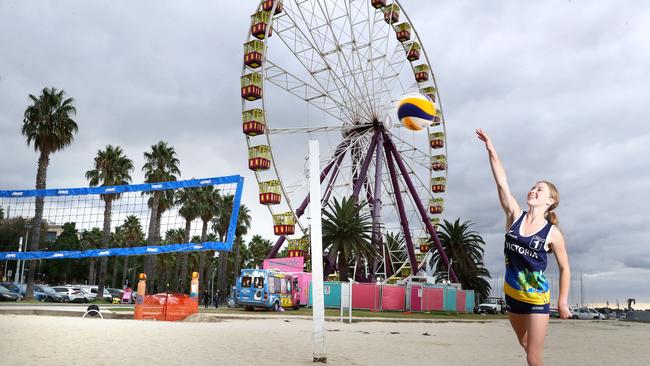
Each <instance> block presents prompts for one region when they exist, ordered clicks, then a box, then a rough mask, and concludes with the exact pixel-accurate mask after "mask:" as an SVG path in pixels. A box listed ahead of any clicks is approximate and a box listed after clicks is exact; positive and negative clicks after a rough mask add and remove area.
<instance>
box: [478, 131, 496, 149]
mask: <svg viewBox="0 0 650 366" xmlns="http://www.w3.org/2000/svg"><path fill="white" fill-rule="evenodd" d="M476 136H477V137H478V139H479V140H481V141H483V142H485V147H486V148H487V149H488V150H492V149H493V148H494V145H492V140H490V137H489V136H488V135H487V134H486V133H485V132H484V131H483V130H482V129H480V128H477V129H476Z"/></svg>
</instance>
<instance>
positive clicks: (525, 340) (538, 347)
mask: <svg viewBox="0 0 650 366" xmlns="http://www.w3.org/2000/svg"><path fill="white" fill-rule="evenodd" d="M508 318H509V319H510V324H511V325H512V329H513V330H514V331H515V334H516V335H517V339H518V340H519V344H521V346H522V347H523V348H524V350H525V351H526V360H527V361H528V365H531V366H538V365H543V364H544V362H543V360H542V354H543V351H544V339H545V338H546V331H547V330H548V314H515V313H508Z"/></svg>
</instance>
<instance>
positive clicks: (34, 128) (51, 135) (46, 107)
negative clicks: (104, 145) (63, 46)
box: [21, 88, 78, 299]
mask: <svg viewBox="0 0 650 366" xmlns="http://www.w3.org/2000/svg"><path fill="white" fill-rule="evenodd" d="M29 98H30V99H31V100H32V103H33V104H32V105H30V106H28V107H27V109H25V113H24V118H23V126H22V130H21V132H22V134H23V136H25V137H26V138H27V145H28V146H29V145H31V144H32V143H33V146H34V151H38V152H39V153H40V155H39V157H38V169H37V171H36V189H45V188H46V186H47V168H48V166H49V164H50V155H52V154H54V153H55V152H57V151H60V150H63V149H64V148H66V147H67V146H69V145H71V144H72V142H74V135H75V133H77V131H78V127H77V123H76V122H75V121H74V120H73V119H72V116H74V115H75V113H76V112H77V110H76V109H75V107H74V105H73V103H74V99H72V98H67V99H66V98H65V91H63V90H61V91H58V90H56V89H55V88H43V90H42V92H41V95H40V96H38V97H35V96H34V95H32V94H30V95H29ZM44 204H45V201H44V199H43V197H36V199H35V200H34V208H35V210H34V220H33V224H32V228H31V233H30V237H31V243H30V246H29V250H31V251H37V250H38V245H39V241H40V227H41V221H42V219H43V206H44ZM35 265H36V261H29V269H28V272H27V289H26V293H25V298H26V299H31V298H33V297H34V271H35V270H36V268H35Z"/></svg>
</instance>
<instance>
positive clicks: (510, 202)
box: [476, 128, 521, 228]
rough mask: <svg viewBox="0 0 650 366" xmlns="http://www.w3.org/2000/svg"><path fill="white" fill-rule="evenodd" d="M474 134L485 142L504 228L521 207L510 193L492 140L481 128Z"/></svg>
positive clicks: (510, 223) (513, 218) (508, 225)
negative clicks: (504, 223) (503, 218)
mask: <svg viewBox="0 0 650 366" xmlns="http://www.w3.org/2000/svg"><path fill="white" fill-rule="evenodd" d="M476 136H478V138H479V139H480V140H481V141H483V142H485V148H486V149H487V151H488V157H489V158H490V167H491V168H492V175H493V176H494V181H495V182H496V184H497V192H498V193H499V202H500V203H501V208H503V211H504V212H505V213H506V228H508V227H510V225H512V222H513V221H514V220H515V218H516V215H519V213H520V212H521V208H519V204H518V203H517V200H515V197H513V195H512V193H510V187H509V186H508V179H507V178H506V171H505V169H503V165H501V160H499V155H497V151H496V149H495V148H494V145H492V140H490V137H489V136H488V135H487V134H486V133H485V132H483V130H482V129H480V128H479V129H477V130H476Z"/></svg>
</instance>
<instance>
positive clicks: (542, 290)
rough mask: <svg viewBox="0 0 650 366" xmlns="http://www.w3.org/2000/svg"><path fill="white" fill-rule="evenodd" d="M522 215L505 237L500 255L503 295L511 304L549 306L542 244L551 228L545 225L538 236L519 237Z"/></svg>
mask: <svg viewBox="0 0 650 366" xmlns="http://www.w3.org/2000/svg"><path fill="white" fill-rule="evenodd" d="M525 216H526V211H524V212H522V213H521V216H519V218H518V219H517V220H516V221H515V222H514V223H513V224H512V226H510V229H509V230H508V232H507V233H506V241H505V247H504V250H503V251H504V254H505V260H506V278H505V281H504V284H503V291H504V293H505V294H506V295H508V296H510V297H512V298H513V299H515V300H518V301H521V302H525V303H528V304H534V305H544V304H548V303H549V302H550V300H551V299H550V297H551V295H550V291H549V286H548V281H547V280H546V277H545V276H544V271H545V270H546V264H547V250H546V248H547V245H546V240H547V239H548V234H549V233H550V231H551V228H552V227H553V224H551V223H549V222H548V221H547V222H546V225H544V227H542V228H541V229H540V230H539V231H538V232H536V233H534V234H532V235H530V236H523V235H522V234H521V231H520V228H521V223H522V222H523V220H524V217H525Z"/></svg>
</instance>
